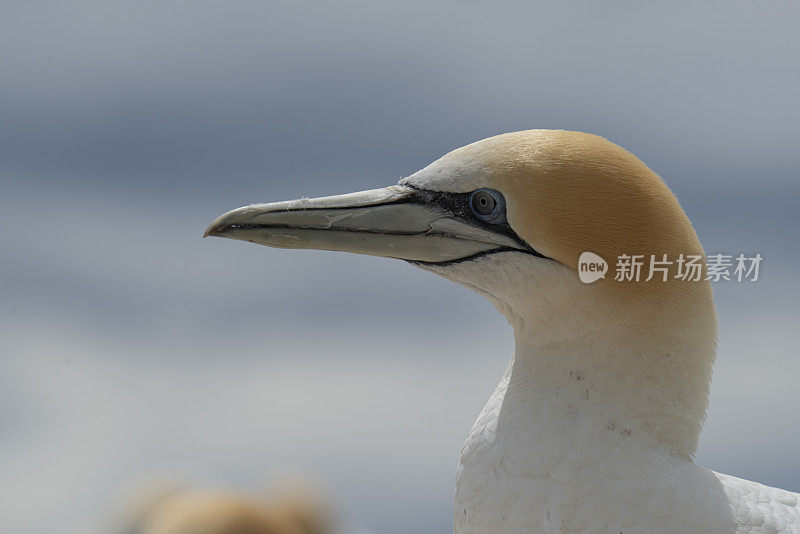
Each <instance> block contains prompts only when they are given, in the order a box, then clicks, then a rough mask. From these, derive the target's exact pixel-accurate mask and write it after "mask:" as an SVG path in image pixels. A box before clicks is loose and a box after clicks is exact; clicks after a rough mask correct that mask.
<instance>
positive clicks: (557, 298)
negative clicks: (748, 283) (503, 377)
mask: <svg viewBox="0 0 800 534" xmlns="http://www.w3.org/2000/svg"><path fill="white" fill-rule="evenodd" d="M483 262H485V263H483ZM431 270H434V271H435V272H437V273H438V274H441V275H443V276H446V277H447V278H450V279H452V280H454V281H456V282H457V283H459V284H462V285H465V286H467V287H469V288H470V289H473V290H475V291H477V292H479V293H481V294H483V295H485V296H486V297H487V298H488V299H489V300H490V301H491V302H492V303H493V304H494V305H495V306H496V307H497V309H498V310H500V311H501V313H503V314H504V315H505V316H506V317H507V319H508V321H509V323H510V324H511V325H512V326H513V328H514V336H515V341H516V350H515V356H514V362H513V366H512V368H511V373H510V378H509V383H508V388H507V391H506V393H505V396H506V401H505V402H504V409H508V410H513V411H514V413H515V416H519V417H520V418H521V420H525V421H526V422H527V424H528V425H530V426H531V427H535V428H538V429H539V431H540V433H541V434H546V435H550V436H559V435H562V434H567V435H569V437H571V438H573V439H581V436H580V432H582V431H586V432H591V433H592V434H593V435H598V434H597V432H596V431H600V430H602V429H605V433H607V434H609V436H610V437H613V436H616V437H615V438H613V439H617V438H619V439H624V440H625V441H626V442H631V441H633V442H636V443H640V444H641V445H642V446H646V447H654V448H662V449H663V450H664V451H666V452H668V453H669V454H673V455H676V456H679V457H685V458H691V457H692V456H693V455H694V452H695V450H696V448H697V442H698V439H699V435H700V430H701V428H702V423H703V419H704V414H705V408H706V405H707V397H708V389H709V386H710V377H711V367H712V364H713V359H714V352H715V334H716V317H715V314H714V308H713V302H712V301H711V297H710V289H708V287H707V284H698V285H695V286H691V287H690V286H689V285H686V286H681V287H679V288H677V289H675V290H674V291H671V292H670V293H669V294H668V295H667V296H661V297H659V300H658V304H657V305H655V306H654V305H653V303H652V302H649V301H647V299H649V298H651V297H650V296H648V295H641V296H634V297H626V298H625V299H624V300H620V299H619V298H616V297H614V296H609V294H608V293H607V292H605V291H603V290H602V289H601V288H598V287H596V286H592V285H585V284H582V283H581V282H580V281H579V280H578V277H577V275H576V274H575V273H574V272H573V271H571V270H569V269H567V268H565V267H564V266H563V265H560V264H558V263H556V262H550V261H547V260H541V259H538V258H533V257H529V256H526V255H522V254H514V253H509V254H494V255H491V256H487V257H485V258H482V259H481V260H478V261H473V262H467V263H465V264H463V265H454V266H450V267H448V268H447V269H446V270H444V269H442V270H437V269H431ZM521 272H522V273H526V276H525V277H520V276H519V273H521ZM484 273H485V274H484ZM520 284H522V285H520ZM565 421H567V422H570V423H571V422H579V423H580V424H578V425H571V424H566V425H565ZM564 437H567V436H564Z"/></svg>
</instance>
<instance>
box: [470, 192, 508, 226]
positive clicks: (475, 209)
mask: <svg viewBox="0 0 800 534" xmlns="http://www.w3.org/2000/svg"><path fill="white" fill-rule="evenodd" d="M467 203H468V204H469V210H470V211H471V212H472V214H473V215H474V216H475V217H477V218H478V219H480V220H482V221H488V222H504V221H505V216H506V199H505V198H504V197H503V195H502V193H500V192H499V191H495V190H494V189H486V188H481V189H476V190H475V191H473V192H472V193H470V194H469V198H468V200H467Z"/></svg>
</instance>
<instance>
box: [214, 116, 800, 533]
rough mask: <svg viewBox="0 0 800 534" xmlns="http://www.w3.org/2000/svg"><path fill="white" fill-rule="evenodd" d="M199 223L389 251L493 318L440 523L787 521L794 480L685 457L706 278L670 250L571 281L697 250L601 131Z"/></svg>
mask: <svg viewBox="0 0 800 534" xmlns="http://www.w3.org/2000/svg"><path fill="white" fill-rule="evenodd" d="M387 199H388V200H387ZM209 234H210V235H221V236H223V237H233V238H235V239H243V240H248V241H253V242H257V243H262V244H266V245H270V246H280V247H291V248H325V249H331V250H344V251H351V252H358V253H365V254H372V255H380V256H388V257H395V258H401V259H405V260H407V261H410V262H412V263H413V264H415V265H417V266H418V267H421V268H423V269H426V270H428V271H431V272H433V273H436V274H438V275H440V276H443V277H445V278H447V279H449V280H452V281H454V282H456V283H458V284H460V285H462V286H464V287H467V288H469V289H471V290H473V291H476V292H477V293H479V294H481V295H483V296H485V297H486V298H487V299H488V300H489V301H490V302H492V303H493V304H494V305H495V307H496V308H497V309H498V310H499V311H500V312H501V313H502V314H503V315H505V316H506V318H507V319H508V321H509V323H510V324H511V326H512V327H513V329H514V337H515V354H514V357H513V359H512V362H511V364H510V366H509V368H508V370H507V372H506V374H505V375H504V377H503V379H502V380H501V382H500V385H499V386H498V388H497V390H496V391H495V392H494V394H493V395H492V396H491V398H490V399H489V402H488V403H487V404H486V407H485V408H484V409H483V411H482V412H481V414H480V416H479V417H478V420H477V421H476V423H475V425H474V427H473V429H472V431H471V432H470V435H469V437H468V439H467V442H466V444H465V446H464V448H463V451H462V455H461V461H460V463H459V467H458V474H457V479H456V498H455V510H454V513H455V531H456V533H457V534H486V533H492V534H504V533H509V534H510V533H529V532H530V533H594V532H609V533H613V534H617V533H620V534H622V533H624V534H631V533H654V532H655V533H662V532H663V533H690V532H691V533H709V534H716V533H725V534H731V533H737V534H746V533H747V534H756V533H759V534H766V533H773V534H791V533H794V534H800V504H798V499H799V496H798V495H797V494H795V493H791V492H787V491H783V490H778V489H774V488H769V487H766V486H763V485H760V484H756V483H754V482H748V481H744V480H740V479H737V478H734V477H729V476H726V475H718V474H716V473H714V472H712V471H709V470H707V469H704V468H703V467H700V466H698V465H697V464H695V463H694V461H693V458H694V454H695V452H696V450H697V444H698V440H699V436H700V431H701V429H702V425H703V421H704V418H705V410H706V406H707V402H708V391H709V387H710V382H711V371H712V366H713V361H714V357H715V353H716V330H717V325H716V312H715V307H714V303H713V296H712V292H711V287H710V284H709V282H708V281H707V280H705V278H702V277H701V278H699V279H697V280H694V281H691V280H690V281H686V280H685V279H681V278H680V272H677V273H676V272H675V270H674V269H675V266H674V265H673V266H671V267H669V268H668V271H667V272H665V273H664V276H663V278H661V276H660V275H659V276H657V277H655V278H653V279H648V280H645V278H646V277H647V274H648V273H647V272H644V273H643V276H642V278H641V281H640V280H636V281H627V282H626V281H624V280H622V281H619V280H614V279H613V277H612V276H607V277H605V278H604V279H601V280H599V281H596V282H595V283H591V284H585V283H582V282H581V281H580V280H579V277H578V275H577V271H578V262H579V257H580V255H581V254H582V253H583V252H587V251H589V252H592V253H594V254H597V255H599V257H601V258H604V259H605V260H606V261H608V262H609V263H610V264H612V265H614V262H615V261H616V259H617V258H619V257H621V255H624V254H628V255H633V254H641V255H642V256H643V257H647V256H648V255H657V256H658V257H659V258H661V255H662V254H663V255H667V256H669V257H671V258H673V259H674V258H677V257H678V256H679V255H687V256H689V255H696V256H698V257H703V256H704V253H703V249H702V247H701V245H700V242H699V240H698V238H697V235H696V234H695V232H694V229H693V228H692V225H691V223H690V222H689V219H688V218H687V217H686V215H685V213H684V212H683V210H682V209H681V207H680V205H679V203H678V201H677V199H676V198H675V197H674V195H673V194H672V193H671V192H670V191H669V189H668V188H667V187H666V185H665V184H664V183H663V181H662V180H661V179H660V178H659V177H658V176H657V175H656V174H655V173H653V172H652V171H651V170H650V169H648V168H647V167H646V166H645V165H644V164H643V163H642V162H641V161H639V160H638V159H637V158H635V157H634V156H633V155H632V154H630V153H628V152H627V151H625V150H624V149H622V148H620V147H618V146H616V145H614V144H613V143H610V142H608V141H606V140H604V139H602V138H600V137H597V136H593V135H589V134H582V133H579V132H564V131H551V130H530V131H526V132H515V133H510V134H504V135H500V136H496V137H492V138H489V139H485V140H482V141H478V142H476V143H473V144H471V145H468V146H466V147H462V148H460V149H457V150H454V151H453V152H451V153H449V154H447V155H445V156H443V157H442V158H440V159H439V160H437V161H435V162H433V163H432V164H430V165H429V166H427V167H425V168H424V169H422V170H420V171H418V172H417V173H415V174H413V175H411V176H410V177H408V178H406V179H404V180H402V181H401V182H400V185H399V186H393V187H390V188H386V189H385V190H381V191H378V192H365V193H362V194H359V195H355V196H352V195H350V196H342V197H333V198H328V199H320V200H312V201H301V202H297V203H296V204H295V203H288V204H287V203H276V204H266V205H255V206H249V207H246V208H240V209H239V210H234V211H232V212H229V213H227V214H225V215H223V216H221V217H219V218H218V219H217V220H216V221H215V222H214V223H212V225H211V226H210V227H209V229H208V231H207V235H209ZM651 278H652V277H651Z"/></svg>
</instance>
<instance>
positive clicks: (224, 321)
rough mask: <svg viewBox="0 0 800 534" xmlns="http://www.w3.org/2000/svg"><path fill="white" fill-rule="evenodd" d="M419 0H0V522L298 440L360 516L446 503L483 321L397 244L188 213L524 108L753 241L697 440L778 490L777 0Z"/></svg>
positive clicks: (792, 235)
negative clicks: (228, 235) (383, 256)
mask: <svg viewBox="0 0 800 534" xmlns="http://www.w3.org/2000/svg"><path fill="white" fill-rule="evenodd" d="M430 4H431V3H414V2H403V3H394V4H387V3H376V2H336V3H309V2H247V1H234V2H202V1H192V2H189V1H172V2H127V3H126V2H88V1H76V2H69V3H56V2H52V3H46V2H20V1H10V2H4V3H3V4H2V6H0V73H1V74H2V75H1V76H0V183H2V196H1V197H0V223H2V226H3V228H4V231H3V232H2V233H0V250H2V251H3V252H2V255H0V272H2V274H3V276H2V283H0V317H3V321H2V322H0V472H2V473H3V476H2V477H0V530H3V531H13V532H21V533H27V532H30V533H39V532H42V533H44V532H53V531H55V530H56V529H59V530H62V531H63V530H67V531H70V530H71V531H75V532H85V531H86V528H87V525H91V524H93V522H94V521H96V519H97V515H98V509H106V508H109V507H112V506H113V505H114V503H115V502H117V499H118V498H121V497H120V496H121V495H123V494H124V492H125V491H127V490H128V489H129V488H130V487H131V486H132V485H136V484H137V482H139V481H141V480H142V479H145V478H147V477H148V476H150V475H153V474H166V475H170V476H174V477H176V478H179V479H187V480H190V481H198V482H207V483H210V484H218V485H223V486H227V487H235V488H248V487H253V486H254V485H257V484H258V483H259V481H261V480H263V479H266V478H269V475H270V473H273V472H275V471H276V470H280V469H282V468H284V467H285V466H287V465H289V466H291V465H297V466H302V468H303V469H306V470H307V471H310V472H313V473H316V474H317V475H319V476H320V478H322V479H324V480H325V481H326V482H327V483H328V484H329V486H330V487H331V489H332V492H333V493H334V494H335V496H336V497H337V498H338V499H339V500H340V501H341V504H342V506H343V507H344V508H345V509H346V510H347V513H348V514H350V515H351V516H352V517H354V518H355V519H357V520H358V521H359V522H360V523H362V524H364V525H366V526H367V527H369V528H370V529H372V530H373V531H375V532H377V533H386V534H392V533H400V532H409V531H417V532H447V531H450V530H451V528H452V527H451V502H452V481H453V476H454V471H455V465H456V461H457V456H458V451H459V449H460V446H461V442H462V440H463V438H464V436H465V435H466V432H467V431H468V429H469V427H470V425H471V423H472V420H473V419H474V417H475V416H476V414H477V412H478V411H479V409H480V408H481V407H482V405H483V402H484V401H485V399H486V398H487V397H488V395H489V393H490V392H491V391H492V389H493V387H494V385H495V383H496V381H497V380H498V379H499V377H500V374H501V373H502V370H503V368H504V366H505V364H506V361H507V359H508V356H510V354H511V352H512V340H511V332H510V330H509V329H508V327H507V326H506V324H505V322H504V320H503V319H502V318H501V317H499V316H498V315H497V314H496V313H495V312H494V310H493V309H492V308H491V306H490V305H489V304H488V303H486V302H484V301H483V300H482V299H481V298H479V297H477V296H475V295H472V294H469V293H468V292H466V291H465V290H463V289H461V288H458V287H456V286H454V285H452V284H449V283H447V282H445V281H443V280H440V279H437V278H435V277H433V276H431V275H428V274H426V273H422V272H419V271H415V270H414V269H412V268H410V267H408V266H407V265H405V264H403V263H400V262H392V261H389V260H380V259H374V258H365V257H350V256H347V255H338V254H335V253H325V252H305V251H303V252H300V251H290V252H287V251H277V250H271V249H267V248H263V247H254V246H246V245H244V244H241V243H237V242H230V241H225V240H206V241H203V240H201V239H200V235H201V234H202V231H203V229H204V228H205V226H206V224H207V223H208V222H209V221H210V220H211V219H213V218H214V217H215V216H216V215H217V214H219V213H221V212H222V211H225V210H227V209H230V208H233V207H237V206H239V205H242V204H248V203H252V202H257V201H265V200H280V199H286V198H294V197H299V196H303V195H308V196H317V195H322V194H332V193H339V192H347V191H351V190H357V189H366V188H372V187H379V186H383V185H388V184H391V183H394V182H395V181H396V180H397V179H398V178H400V177H401V176H404V175H408V174H410V173H411V172H413V171H415V170H417V169H418V168H420V167H422V166H424V165H426V164H427V163H428V162H430V161H431V160H433V159H435V158H437V157H439V156H440V155H442V154H443V153H445V152H447V151H449V150H451V149H453V148H456V147H458V146H461V145H463V144H466V143H468V142H471V141H474V140H477V139H480V138H483V137H487V136H489V135H492V134H496V133H500V132H504V131H511V130H519V129H526V128H565V129H575V130H583V131H590V132H595V133H598V134H601V135H603V136H605V137H608V138H610V139H611V140H613V141H615V142H617V143H618V144H621V145H623V146H625V147H627V148H629V149H630V150H632V151H633V152H634V153H635V154H636V155H638V156H639V157H640V158H642V159H643V160H644V161H645V162H646V163H648V164H649V165H650V166H651V167H652V168H653V169H654V170H656V171H657V172H658V173H659V174H661V175H662V176H663V177H664V178H665V179H666V181H667V182H668V184H669V185H670V186H671V187H672V188H673V190H674V191H675V192H676V194H677V195H678V196H679V198H680V199H681V201H682V203H683V205H684V207H685V208H686V210H687V212H688V213H689V216H690V217H691V218H692V220H693V221H694V223H695V225H696V227H697V229H698V231H699V233H700V236H701V238H702V240H703V242H704V245H705V247H706V249H707V250H708V251H710V252H728V253H739V252H745V253H754V252H760V253H761V254H762V255H763V256H764V257H765V263H764V265H763V271H762V279H761V281H759V282H758V283H756V284H735V283H728V284H719V285H717V286H716V288H715V289H716V293H717V302H718V306H719V311H720V318H721V343H720V355H719V358H718V365H717V371H716V374H715V384H714V386H713V393H712V403H711V408H710V414H709V421H708V424H707V427H706V431H705V433H704V435H703V440H702V444H701V450H700V453H699V458H698V459H699V461H700V462H701V463H703V464H704V465H707V466H708V467H711V468H714V469H717V470H721V471H723V472H727V473H730V474H734V475H738V476H744V477H747V478H752V479H756V480H759V481H761V482H765V483H768V484H773V485H779V486H783V487H786V488H787V489H793V490H795V491H798V490H800V460H799V459H798V457H797V454H796V450H797V446H798V443H800V430H798V423H797V413H796V412H797V391H796V389H797V388H796V386H795V385H794V384H795V382H796V377H797V376H798V375H800V360H798V357H797V356H798V355H797V349H796V347H797V346H798V345H800V337H799V336H800V334H798V332H797V317H798V309H797V302H798V301H800V288H798V282H797V278H798V275H800V272H799V270H798V261H800V253H799V252H798V250H797V232H798V227H800V224H798V223H799V222H800V215H798V210H797V205H798V201H800V184H798V179H797V169H798V167H800V165H799V164H800V161H798V160H800V156H799V155H798V150H797V146H798V135H797V133H796V132H797V130H796V129H797V124H798V122H799V120H800V106H799V105H798V99H797V96H796V93H797V87H798V86H800V68H799V67H800V64H798V63H800V60H798V54H797V52H798V39H797V37H796V28H795V26H796V20H797V17H798V15H800V9H798V7H797V4H796V3H789V2H770V3H754V2H721V1H720V2H707V3H703V5H691V4H689V3H685V4H681V5H671V6H670V7H669V8H667V7H662V6H657V5H655V4H652V3H650V4H643V3H636V2H616V1H614V2H603V3H593V2H569V3H565V2H562V3H556V2H548V3H539V4H534V3H524V4H523V3H492V4H491V5H489V4H488V3H487V4H485V5H481V4H477V3H447V2H441V3H437V4H436V5H430Z"/></svg>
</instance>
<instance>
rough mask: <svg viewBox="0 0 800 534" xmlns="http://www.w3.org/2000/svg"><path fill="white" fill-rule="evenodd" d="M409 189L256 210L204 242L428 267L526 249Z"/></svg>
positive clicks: (217, 228) (220, 225)
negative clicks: (340, 253) (232, 241)
mask: <svg viewBox="0 0 800 534" xmlns="http://www.w3.org/2000/svg"><path fill="white" fill-rule="evenodd" d="M441 196H442V195H441V194H438V193H433V192H427V191H420V190H416V189H412V188H409V187H405V186H391V187H386V188H383V189H373V190H370V191H361V192H358V193H350V194H347V195H337V196H331V197H322V198H314V199H301V200H293V201H288V202H274V203H270V204H254V205H252V206H245V207H243V208H239V209H235V210H233V211H229V212H227V213H224V214H223V215H220V216H219V217H217V219H215V220H214V222H212V223H211V225H210V226H209V227H208V229H207V230H206V232H205V235H204V236H203V237H206V236H215V237H227V238H229V239H238V240H242V241H249V242H251V243H257V244H260V245H267V246H270V247H279V248H304V249H321V250H340V251H344V252H354V253H357V254H369V255H372V256H383V257H387V258H398V259H403V260H409V261H418V262H426V263H442V262H451V261H456V260H460V259H465V258H470V257H474V256H477V255H481V254H484V253H488V252H494V251H500V250H526V249H529V247H528V246H527V245H526V244H525V243H523V242H521V241H520V240H519V239H518V238H516V237H515V236H513V235H509V234H508V233H503V232H499V231H494V230H492V229H488V228H485V227H484V226H481V225H480V224H479V223H478V222H477V221H473V220H470V219H469V218H467V217H464V216H463V214H456V213H454V212H453V211H452V210H450V209H448V208H447V204H446V203H443V202H439V201H438V200H441Z"/></svg>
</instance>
